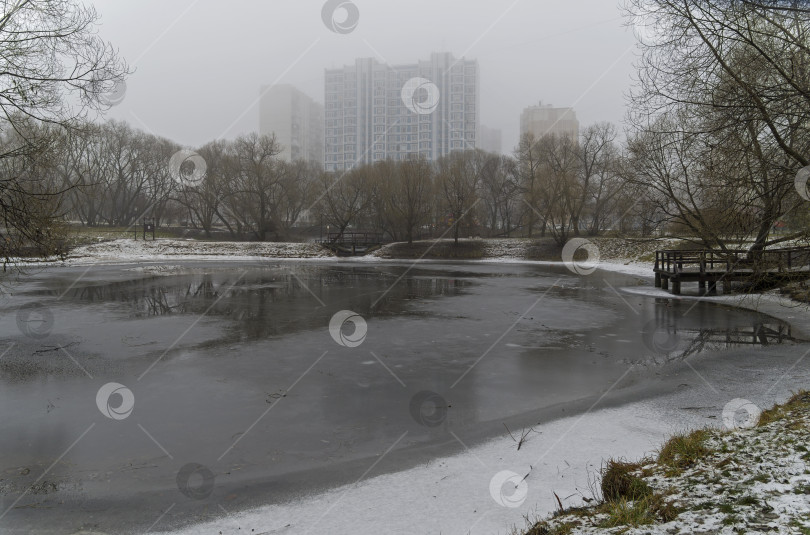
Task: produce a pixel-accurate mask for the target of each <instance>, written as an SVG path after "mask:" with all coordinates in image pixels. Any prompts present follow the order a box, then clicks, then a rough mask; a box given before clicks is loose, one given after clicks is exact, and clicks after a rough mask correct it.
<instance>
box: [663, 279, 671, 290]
mask: <svg viewBox="0 0 810 535" xmlns="http://www.w3.org/2000/svg"><path fill="white" fill-rule="evenodd" d="M661 288H662V289H664V290H669V277H661Z"/></svg>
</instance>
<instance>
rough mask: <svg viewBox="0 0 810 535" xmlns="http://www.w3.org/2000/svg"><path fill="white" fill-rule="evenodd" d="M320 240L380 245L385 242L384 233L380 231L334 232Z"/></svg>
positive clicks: (328, 242) (340, 243)
mask: <svg viewBox="0 0 810 535" xmlns="http://www.w3.org/2000/svg"><path fill="white" fill-rule="evenodd" d="M318 242H319V243H322V244H326V245H330V244H332V245H335V244H339V245H379V244H382V243H383V235H382V234H381V233H379V232H333V233H330V234H327V235H326V238H324V239H321V240H318Z"/></svg>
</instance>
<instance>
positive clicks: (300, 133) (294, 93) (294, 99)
mask: <svg viewBox="0 0 810 535" xmlns="http://www.w3.org/2000/svg"><path fill="white" fill-rule="evenodd" d="M259 133H260V134H262V135H268V136H269V135H271V134H275V135H276V140H277V141H278V142H279V144H280V145H281V146H282V148H283V151H282V152H281V154H280V155H279V157H280V158H281V159H283V160H285V161H288V162H292V161H296V160H307V161H313V162H318V163H321V162H322V161H323V105H322V104H319V103H317V102H315V101H314V100H313V99H312V98H310V97H309V96H308V95H306V94H305V93H303V92H302V91H299V90H298V89H296V88H295V87H293V86H291V85H289V84H278V85H273V86H262V87H261V92H260V95H259Z"/></svg>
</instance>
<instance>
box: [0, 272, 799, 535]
mask: <svg viewBox="0 0 810 535" xmlns="http://www.w3.org/2000/svg"><path fill="white" fill-rule="evenodd" d="M639 284H644V285H647V284H648V283H647V282H640V281H639V280H637V279H635V278H633V277H628V276H622V275H616V274H606V273H602V272H597V273H595V274H593V275H591V276H589V277H583V278H580V277H576V276H574V275H572V274H570V273H569V272H567V271H566V270H565V268H564V267H553V266H542V267H538V266H525V265H515V266H505V265H504V266H501V265H486V264H472V263H471V264H458V265H443V264H423V265H419V266H418V267H412V266H410V265H407V264H402V265H398V264H385V265H378V264H374V265H365V264H358V263H346V264H317V263H300V264H297V263H285V264H268V265H265V266H251V265H240V264H233V265H231V264H225V265H223V264H217V265H211V264H208V265H205V264H197V265H195V264H189V265H186V266H184V267H183V268H182V269H177V268H172V267H165V266H164V267H159V266H158V267H155V266H151V267H148V269H147V270H146V271H138V270H133V269H132V268H131V267H96V268H93V269H92V270H90V271H85V270H83V269H78V268H70V269H49V270H45V271H43V272H41V273H37V274H31V275H29V276H27V277H25V278H24V279H23V281H22V282H21V283H19V284H17V285H15V286H14V294H13V296H6V297H5V298H4V299H3V301H2V305H3V308H2V315H1V316H0V334H2V338H1V339H0V340H1V341H0V343H1V344H2V345H0V351H4V350H6V349H7V350H8V351H7V352H6V353H5V354H4V355H3V356H2V358H0V384H1V385H2V389H0V413H1V414H2V433H0V452H2V457H1V458H0V497H1V498H2V503H0V505H2V512H0V514H2V515H3V517H2V518H0V527H2V526H5V527H6V528H7V529H12V528H18V529H20V530H21V531H20V532H24V531H25V530H27V529H33V530H35V531H37V530H44V529H45V526H61V525H63V524H65V525H69V526H71V528H72V529H78V528H80V527H82V526H83V524H84V523H86V522H87V519H88V518H90V519H92V521H93V526H95V527H94V529H96V530H97V531H109V532H117V531H121V530H123V529H124V528H132V530H134V531H144V530H146V529H147V528H148V527H150V525H151V524H152V523H153V522H155V521H156V520H157V519H158V518H159V517H160V515H161V512H163V511H165V510H166V509H167V508H169V506H170V505H171V506H172V507H171V509H172V512H171V513H169V514H167V515H166V516H165V517H160V522H161V524H160V526H159V527H160V528H161V529H165V528H166V527H167V526H168V525H171V524H173V523H182V522H190V521H193V520H197V519H199V518H202V517H205V516H207V515H216V514H221V513H222V510H220V509H222V508H221V507H219V506H220V505H222V504H226V505H227V507H228V509H230V508H238V507H242V506H247V505H251V504H254V503H267V502H268V501H270V502H272V501H275V500H282V499H289V498H290V496H292V495H294V493H296V492H304V491H306V490H308V489H312V488H317V487H319V486H322V485H331V484H335V483H340V482H351V481H354V480H356V478H357V477H358V476H359V475H360V474H362V469H359V470H360V471H359V472H358V467H361V466H366V467H367V466H368V464H369V463H368V462H367V461H368V460H369V459H374V458H375V457H379V456H380V455H381V454H382V453H383V452H385V451H386V450H387V449H388V448H391V447H392V445H394V446H395V450H396V451H397V452H400V453H399V454H398V455H392V456H391V459H390V462H391V463H392V464H390V465H389V466H387V467H385V468H384V469H388V470H390V469H393V468H395V467H403V466H407V465H408V463H409V462H413V459H416V458H417V456H416V455H415V454H412V455H410V454H409V453H408V452H415V451H426V450H429V449H430V448H434V447H435V448H438V449H437V450H436V451H446V450H448V449H449V450H457V449H458V448H460V446H459V443H458V442H457V440H456V439H455V438H454V437H459V436H461V437H464V438H465V440H468V441H470V442H471V443H472V442H475V441H476V440H480V439H482V438H485V437H486V436H491V435H492V434H494V433H495V432H498V431H496V430H497V429H500V430H502V424H503V423H505V422H521V421H536V420H537V418H538V416H537V414H538V411H539V410H541V409H543V408H548V407H556V406H563V405H565V404H566V403H569V402H571V403H573V402H574V401H576V400H580V399H585V398H588V397H592V396H594V395H598V394H599V393H602V392H605V391H606V390H608V389H611V388H614V387H615V386H616V385H615V383H616V382H617V380H618V379H620V378H621V379H623V380H624V383H622V384H621V385H620V386H619V388H624V387H626V386H632V385H633V384H638V383H639V382H643V381H644V380H645V377H648V376H650V377H651V376H653V375H655V374H658V373H661V371H662V370H665V369H666V367H667V366H676V365H678V363H679V362H682V361H683V360H685V359H688V358H696V357H697V358H710V356H711V354H712V352H716V351H723V350H726V349H730V348H735V347H742V346H748V345H759V344H791V343H795V342H796V341H795V340H794V336H793V333H792V332H791V328H790V326H789V325H787V324H785V323H783V322H780V321H778V320H775V319H773V318H770V317H767V316H763V315H760V314H757V313H753V312H748V311H742V310H737V309H732V308H728V307H722V306H717V305H713V304H710V303H704V302H694V301H678V300H670V299H654V298H648V297H643V296H639V295H630V294H622V293H621V292H620V288H622V287H626V286H636V285H639ZM342 310H349V311H352V312H354V313H356V314H357V316H359V318H362V321H363V322H365V325H366V327H367V333H366V336H365V338H364V339H362V342H361V343H359V344H355V343H353V342H351V341H352V340H355V339H356V337H357V336H359V334H361V333H360V332H358V331H356V330H355V329H356V327H355V324H354V323H353V322H352V321H348V322H344V323H343V325H342V327H341V328H339V329H338V330H337V331H334V332H333V333H330V328H329V326H330V320H331V319H332V318H333V316H334V315H335V314H336V313H338V312H339V311H342ZM354 319H357V318H354ZM361 330H362V329H361ZM333 335H334V338H333ZM335 338H337V340H339V341H343V345H341V344H340V343H339V342H338V341H336V340H335ZM347 340H348V341H349V342H350V343H348V344H347V343H346V341H347ZM358 341H360V340H358ZM352 345H354V347H350V346H352ZM628 371H630V372H631V373H629V374H628ZM109 383H118V385H120V386H119V387H116V386H113V387H110V388H108V389H107V390H101V391H102V393H108V394H109V395H108V396H107V397H106V398H105V400H104V401H103V402H99V401H98V400H97V397H98V396H99V392H100V389H102V387H104V385H107V384H109ZM120 387H123V388H124V389H123V390H121V388H120ZM122 403H123V407H121V405H122ZM128 404H129V405H131V412H130V411H129V409H130V407H128ZM119 408H120V411H121V412H119V413H116V411H117V410H119ZM105 409H106V410H107V413H108V414H104V411H105ZM110 414H111V415H112V416H113V417H109V415H110ZM532 419H534V420H532ZM442 448H444V449H442ZM409 455H410V456H409ZM409 459H410V460H409ZM218 507H219V509H218ZM223 510H224V509H223ZM155 529H157V528H155ZM57 532H60V531H57ZM61 532H68V533H69V532H71V531H70V530H66V531H61Z"/></svg>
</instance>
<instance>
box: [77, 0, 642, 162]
mask: <svg viewBox="0 0 810 535" xmlns="http://www.w3.org/2000/svg"><path fill="white" fill-rule="evenodd" d="M618 1H619V0H505V1H491V0H490V1H481V0H432V1H431V0H407V1H405V0H353V3H354V4H355V5H356V6H357V8H358V10H359V13H360V20H359V24H358V26H357V27H356V29H355V30H354V31H352V32H351V33H348V34H338V33H333V32H332V31H330V30H329V29H327V27H326V25H325V24H324V23H323V21H322V19H321V8H322V7H323V4H324V2H323V1H322V0H231V1H229V2H222V1H221V0H217V1H215V0H171V1H166V0H138V1H137V2H135V1H126V2H122V1H121V0H92V4H94V5H95V6H96V8H97V10H98V11H99V13H100V14H101V27H100V34H101V36H102V37H104V38H105V39H107V40H109V41H111V42H112V43H113V44H114V45H115V46H116V47H117V48H118V49H119V50H120V52H121V54H122V55H123V56H124V57H125V58H126V59H127V61H128V62H129V63H130V64H131V65H132V66H133V67H134V68H135V69H136V72H135V73H134V74H133V75H132V76H131V77H130V79H129V80H128V82H127V91H126V96H125V98H124V100H123V101H122V102H121V103H120V104H119V105H118V106H116V107H115V108H113V109H112V110H111V111H110V112H109V114H108V116H109V117H112V118H116V119H124V120H127V121H128V122H130V123H131V124H132V125H133V126H135V127H137V128H141V129H143V130H147V131H150V132H153V133H155V134H158V135H161V136H165V137H168V138H170V139H173V140H175V141H177V142H179V143H181V144H184V145H189V146H192V147H195V146H199V145H202V144H204V143H206V142H208V141H210V140H213V139H217V138H233V137H236V136H237V135H239V134H242V133H246V132H250V131H254V130H258V106H257V99H258V95H259V87H260V85H263V84H272V83H290V84H293V85H295V86H297V87H299V88H300V89H301V90H303V91H304V92H306V93H307V94H309V95H310V96H312V97H313V98H315V99H316V100H317V101H319V102H323V73H324V69H325V68H332V67H340V66H342V65H345V64H351V63H353V62H354V59H355V58H357V57H377V58H378V59H379V60H380V61H385V62H388V63H409V62H415V61H416V60H418V59H427V58H429V56H430V53H431V52H433V51H449V52H452V53H453V54H454V55H455V56H457V57H461V56H464V57H466V58H468V59H477V60H478V61H479V64H480V70H481V123H482V124H484V125H487V126H490V127H493V128H500V129H502V130H503V149H504V152H511V150H512V148H513V147H514V145H515V144H516V143H517V141H518V137H519V132H518V129H519V124H520V112H521V111H522V110H523V108H524V107H526V106H529V105H532V104H537V102H538V101H540V100H542V101H543V102H544V103H550V104H553V105H555V106H573V107H574V108H575V109H576V111H577V116H578V118H579V120H580V124H581V125H588V124H592V123H594V122H598V121H611V122H614V123H616V124H618V125H621V124H622V121H623V119H624V110H625V100H624V95H625V93H626V91H627V90H628V88H629V87H630V84H631V80H632V76H633V66H632V65H633V61H634V58H635V54H636V53H637V51H636V49H635V37H634V35H633V32H632V31H631V30H630V29H629V28H627V27H625V26H624V22H625V21H624V19H623V18H622V16H621V12H620V10H619V5H618ZM343 16H345V12H342V11H338V13H337V17H338V18H340V17H343Z"/></svg>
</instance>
